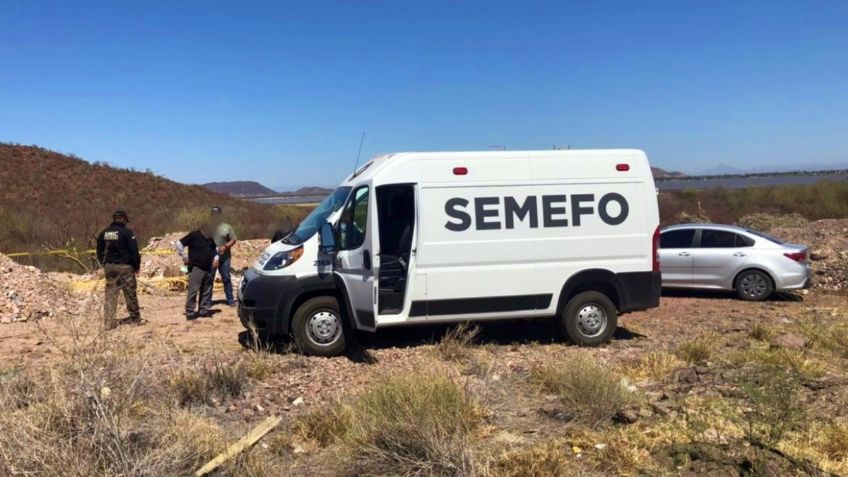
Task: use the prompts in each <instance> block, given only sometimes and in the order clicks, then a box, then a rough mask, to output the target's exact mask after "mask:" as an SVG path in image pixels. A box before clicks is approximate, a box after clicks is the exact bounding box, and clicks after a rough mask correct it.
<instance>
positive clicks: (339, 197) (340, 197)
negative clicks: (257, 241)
mask: <svg viewBox="0 0 848 477" xmlns="http://www.w3.org/2000/svg"><path fill="white" fill-rule="evenodd" d="M349 193H350V187H339V188H337V189H336V190H334V191H333V192H332V193H330V195H328V196H327V198H326V199H324V200H323V201H321V203H320V204H318V207H315V210H313V211H312V212H311V213H310V214H309V215H307V216H306V218H305V219H303V222H301V223H300V225H298V226H297V229H295V231H294V232H292V233H291V234H289V236H288V237H286V238H284V239H283V243H286V244H289V245H300V244H302V243H303V242H305V241H307V240H309V239H310V238H312V236H313V235H315V232H317V231H318V229H319V228H320V227H321V224H323V223H324V222H326V221H327V217H329V216H330V214H332V213H333V212H335V211H337V210H339V208H340V207H341V206H342V204H344V201H345V199H347V195H348V194H349Z"/></svg>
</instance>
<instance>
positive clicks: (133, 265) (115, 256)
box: [97, 210, 141, 329]
mask: <svg viewBox="0 0 848 477" xmlns="http://www.w3.org/2000/svg"><path fill="white" fill-rule="evenodd" d="M129 221H130V219H129V217H128V216H127V213H126V212H124V211H123V210H118V211H116V212H115V213H114V214H112V224H111V225H109V227H106V228H105V229H103V231H101V232H100V234H98V235H97V260H98V261H99V262H100V264H101V265H103V269H104V273H105V276H106V300H105V301H104V304H103V319H104V322H105V325H106V328H109V329H111V328H114V327H115V326H116V325H117V324H118V322H117V321H115V311H116V309H117V307H118V290H121V291H122V292H123V293H124V301H125V302H126V305H127V311H128V312H129V314H130V317H129V320H128V321H129V322H130V323H135V324H140V323H141V312H140V311H139V307H138V295H137V293H136V280H135V275H136V274H137V273H138V270H139V267H140V266H141V257H140V256H139V254H138V242H137V241H136V239H135V234H134V233H133V231H132V230H130V229H128V228H127V223H129Z"/></svg>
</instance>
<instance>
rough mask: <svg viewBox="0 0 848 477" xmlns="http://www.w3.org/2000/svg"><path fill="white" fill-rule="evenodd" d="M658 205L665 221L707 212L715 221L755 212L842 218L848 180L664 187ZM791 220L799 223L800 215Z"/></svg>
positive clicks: (847, 200) (845, 213)
mask: <svg viewBox="0 0 848 477" xmlns="http://www.w3.org/2000/svg"><path fill="white" fill-rule="evenodd" d="M659 206H660V217H661V220H662V223H663V224H670V223H674V222H675V221H676V220H677V218H678V217H680V216H681V215H682V214H686V215H689V216H700V215H705V216H709V218H710V219H711V220H712V221H713V222H717V223H728V224H732V223H736V222H739V221H740V220H741V219H742V217H745V216H750V215H751V214H755V213H762V214H771V215H780V216H783V215H789V214H792V215H793V216H795V217H797V216H800V217H802V218H804V219H806V220H818V219H840V218H846V217H848V183H846V182H832V181H823V182H819V183H817V184H812V185H781V186H772V187H752V188H739V189H728V188H721V187H719V188H715V189H706V190H687V191H663V192H661V193H660V195H659ZM747 220H750V219H746V221H747ZM791 220H793V222H792V223H797V219H791ZM762 225H763V224H758V226H762ZM765 225H766V226H767V225H768V223H766V224H765Z"/></svg>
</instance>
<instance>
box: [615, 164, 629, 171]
mask: <svg viewBox="0 0 848 477" xmlns="http://www.w3.org/2000/svg"><path fill="white" fill-rule="evenodd" d="M615 170H617V171H618V172H627V171H629V170H630V164H616V165H615Z"/></svg>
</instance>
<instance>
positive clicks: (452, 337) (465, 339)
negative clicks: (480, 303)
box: [436, 322, 480, 361]
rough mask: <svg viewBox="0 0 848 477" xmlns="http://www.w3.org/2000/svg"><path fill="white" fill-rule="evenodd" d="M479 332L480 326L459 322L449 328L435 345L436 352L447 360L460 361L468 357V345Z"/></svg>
mask: <svg viewBox="0 0 848 477" xmlns="http://www.w3.org/2000/svg"><path fill="white" fill-rule="evenodd" d="M479 333H480V327H479V326H477V325H471V324H469V323H467V322H466V323H460V324H459V325H457V326H455V327H453V328H451V329H450V330H448V332H447V333H445V336H443V337H442V340H441V341H440V342H439V344H438V345H437V346H436V352H437V354H438V355H439V356H440V357H441V358H442V359H444V360H447V361H462V360H464V359H466V358H468V354H469V346H470V345H471V344H472V343H473V342H474V338H475V337H476V336H477V335H478V334H479Z"/></svg>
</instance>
